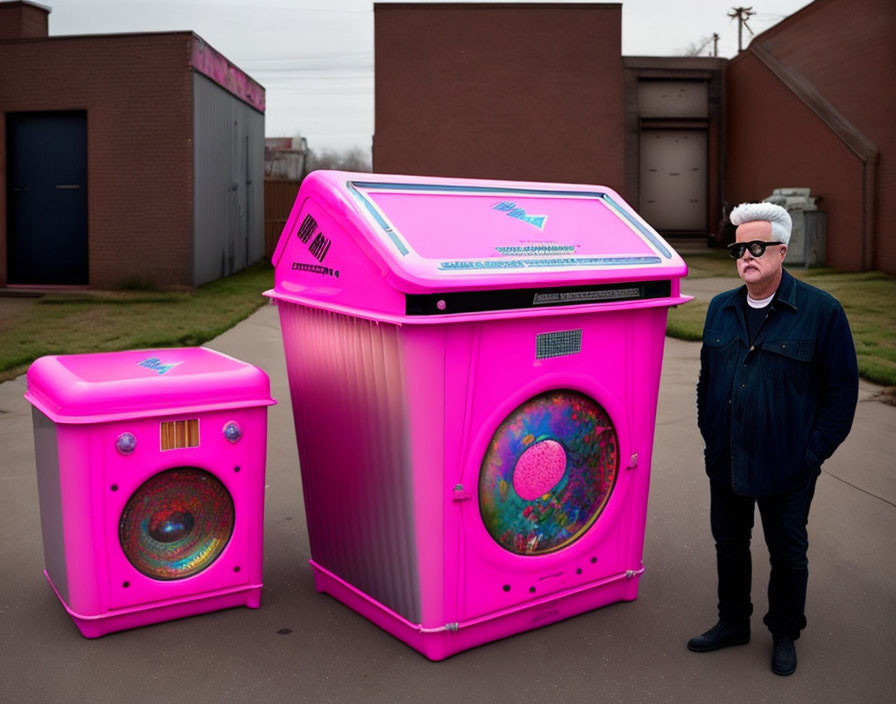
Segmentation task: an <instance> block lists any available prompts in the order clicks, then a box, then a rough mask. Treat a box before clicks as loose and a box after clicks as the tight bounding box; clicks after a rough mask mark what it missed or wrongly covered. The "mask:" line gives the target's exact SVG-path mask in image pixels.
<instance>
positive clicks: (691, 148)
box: [373, 0, 896, 273]
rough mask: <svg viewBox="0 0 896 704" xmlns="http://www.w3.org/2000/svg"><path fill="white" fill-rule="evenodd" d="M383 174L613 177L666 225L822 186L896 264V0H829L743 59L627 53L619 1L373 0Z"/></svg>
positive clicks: (720, 215)
mask: <svg viewBox="0 0 896 704" xmlns="http://www.w3.org/2000/svg"><path fill="white" fill-rule="evenodd" d="M374 17H375V65H376V77H375V91H376V94H375V95H376V103H375V119H376V133H375V136H374V155H373V156H374V163H373V166H374V170H375V171H378V172H386V173H419V174H435V175H451V176H472V177H477V176H478V177H489V178H509V179H521V180H540V181H566V182H573V183H600V184H604V185H608V186H611V187H612V188H614V189H616V190H618V191H619V192H620V193H621V194H622V195H623V196H624V197H625V198H626V200H628V201H629V202H630V203H631V204H632V205H633V206H634V207H636V208H637V209H638V210H639V211H640V212H641V213H642V214H643V215H644V216H645V218H647V219H648V221H649V222H651V224H653V225H654V227H656V228H657V229H658V230H660V231H661V232H663V233H664V234H666V235H670V236H672V237H675V236H678V235H707V234H709V235H714V236H719V235H720V230H721V226H722V223H723V221H724V218H725V215H726V209H727V207H728V206H730V205H733V204H736V203H738V202H741V201H745V200H760V199H762V198H764V197H766V196H769V195H770V194H771V193H772V190H773V189H774V188H779V187H795V186H796V187H809V188H810V189H811V191H812V193H813V195H817V196H820V207H821V208H822V209H823V210H824V211H825V212H826V213H827V257H826V261H827V263H828V264H831V265H834V266H837V267H840V268H843V269H854V270H857V269H869V268H879V269H882V270H884V271H888V272H890V273H896V238H894V237H892V236H889V237H888V236H887V235H886V233H887V232H892V231H893V227H892V224H893V223H892V222H891V221H893V220H894V219H896V207H894V206H896V203H894V200H896V167H894V166H893V165H892V164H891V163H890V161H888V158H887V157H888V155H890V159H894V158H896V130H894V129H893V126H892V124H893V123H892V118H891V115H892V114H893V108H894V107H896V105H894V103H896V93H894V91H892V90H889V89H888V88H887V87H886V86H884V85H875V84H874V80H875V79H876V78H877V77H886V76H888V75H891V74H892V73H894V72H896V50H894V46H896V45H894V43H893V39H892V37H893V36H894V35H896V3H893V2H892V0H816V1H815V2H813V3H811V4H809V5H807V6H806V7H805V8H803V9H802V10H800V11H799V12H797V13H796V14H794V15H793V16H791V17H790V18H788V19H787V20H785V21H783V22H781V23H780V24H778V25H776V26H775V27H773V28H771V29H770V30H768V31H766V32H764V33H762V34H760V35H758V36H757V37H755V38H754V39H753V41H752V43H751V44H750V46H749V48H748V49H747V50H745V51H744V52H743V53H741V54H740V56H738V57H737V58H736V59H733V60H731V61H729V60H727V59H714V58H700V57H693V58H690V57H688V58H686V57H632V56H626V57H623V56H621V29H622V4H621V3H605V4H564V3H558V4H547V3H533V4H513V3H487V4H479V3H477V4H472V3H439V4H420V3H398V4H393V3H390V4H375V5H374Z"/></svg>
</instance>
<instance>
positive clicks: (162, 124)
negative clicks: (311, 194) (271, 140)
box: [0, 1, 264, 288]
mask: <svg viewBox="0 0 896 704" xmlns="http://www.w3.org/2000/svg"><path fill="white" fill-rule="evenodd" d="M48 14H49V8H46V7H44V6H41V5H38V4H36V3H32V2H22V1H17V2H0V66H2V67H3V70H2V71H0V114H2V119H0V285H41V286H45V285H65V286H71V285H86V286H90V287H98V288H111V287H117V286H122V285H125V286H126V285H134V284H140V285H146V284H149V285H155V286H159V287H172V286H173V287H178V286H198V285H200V284H203V283H206V282H208V281H212V280H214V279H216V278H219V277H221V276H226V275H228V274H231V273H234V272H236V271H239V270H240V269H243V268H244V267H246V266H247V265H249V264H251V263H253V262H255V261H258V260H259V259H261V257H262V256H263V253H264V213H263V190H262V189H263V181H264V89H263V88H262V87H261V86H260V85H258V84H257V83H256V82H255V81H253V80H252V79H251V78H250V77H249V76H247V75H246V74H244V73H243V72H242V71H240V70H239V69H238V68H237V67H236V66H234V65H233V64H232V63H230V62H229V61H228V60H227V59H226V58H225V57H223V56H222V55H220V54H219V53H217V52H216V51H215V50H214V49H212V48H211V47H210V46H209V45H208V44H206V43H205V42H204V41H203V40H202V39H201V38H200V37H198V36H196V35H195V34H193V33H191V32H172V33H155V34H121V35H91V36H70V37H69V36H63V37H51V36H48V31H47V26H48V18H47V16H48Z"/></svg>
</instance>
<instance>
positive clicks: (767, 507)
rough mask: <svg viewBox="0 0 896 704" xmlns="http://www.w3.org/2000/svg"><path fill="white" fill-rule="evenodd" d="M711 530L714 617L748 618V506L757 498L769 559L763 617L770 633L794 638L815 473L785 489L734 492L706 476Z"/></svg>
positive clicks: (802, 621) (799, 621) (801, 618)
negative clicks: (715, 593)
mask: <svg viewBox="0 0 896 704" xmlns="http://www.w3.org/2000/svg"><path fill="white" fill-rule="evenodd" d="M710 487H711V499H712V504H711V511H710V524H711V526H712V536H713V538H714V539H715V541H716V561H717V567H718V576H719V618H720V619H723V620H726V621H732V622H735V623H737V622H741V623H744V622H749V620H750V615H751V614H752V613H753V604H752V602H751V601H750V586H751V582H752V558H751V556H750V535H751V532H752V529H753V513H754V506H755V505H756V504H759V515H760V516H761V517H762V532H763V533H764V535H765V544H766V545H767V546H768V551H769V558H770V560H771V575H770V577H769V583H768V613H767V614H766V615H765V618H763V623H765V625H766V626H767V627H768V629H769V630H770V631H771V632H772V633H773V634H774V635H782V636H789V637H791V638H793V639H794V640H795V639H797V638H799V637H800V631H801V630H802V629H803V628H805V627H806V615H805V607H806V587H807V585H808V582H809V560H808V558H807V557H806V552H807V550H808V549H809V535H808V532H807V530H806V524H807V523H808V520H809V506H810V505H811V504H812V497H813V496H814V495H815V478H812V479H810V480H809V481H807V482H806V483H805V484H804V485H803V486H802V487H800V488H799V489H796V490H795V491H791V492H788V493H786V494H776V495H773V496H759V497H753V496H740V495H738V494H735V493H734V491H733V490H732V489H731V487H729V486H725V485H723V484H717V483H716V482H710Z"/></svg>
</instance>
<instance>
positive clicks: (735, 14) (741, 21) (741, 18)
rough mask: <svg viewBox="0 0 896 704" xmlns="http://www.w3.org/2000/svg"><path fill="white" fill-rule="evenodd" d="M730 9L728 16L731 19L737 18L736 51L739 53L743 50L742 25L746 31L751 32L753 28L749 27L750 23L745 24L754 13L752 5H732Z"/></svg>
mask: <svg viewBox="0 0 896 704" xmlns="http://www.w3.org/2000/svg"><path fill="white" fill-rule="evenodd" d="M731 10H732V11H731V12H729V13H728V16H729V17H730V18H731V19H736V20H737V53H738V54H739V53H740V52H741V51H743V33H744V27H746V28H747V31H748V32H749V33H750V34H752V33H753V30H752V29H750V25H748V24H747V20H748V19H750V17H752V16H753V15H755V14H756V13H755V12H754V11H753V8H752V7H732V8H731Z"/></svg>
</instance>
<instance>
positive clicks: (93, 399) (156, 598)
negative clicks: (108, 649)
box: [25, 347, 274, 638]
mask: <svg viewBox="0 0 896 704" xmlns="http://www.w3.org/2000/svg"><path fill="white" fill-rule="evenodd" d="M25 398H26V399H28V401H30V402H31V404H32V406H33V409H32V415H33V419H34V449H35V455H36V464H37V484H38V494H39V497H40V517H41V529H42V532H43V543H44V560H45V566H46V569H45V571H44V574H45V575H46V577H47V580H48V581H49V582H50V586H52V588H53V590H54V591H55V592H56V595H57V596H58V597H59V600H60V601H61V602H62V604H63V606H64V607H65V609H66V611H68V613H69V614H70V615H71V617H72V619H74V622H75V624H76V625H77V627H78V628H79V629H80V631H81V633H82V634H83V635H84V636H86V637H88V638H96V637H98V636H102V635H104V634H106V633H109V632H111V631H120V630H124V629H127V628H134V627H136V626H143V625H146V624H150V623H156V622H159V621H167V620H170V619H174V618H181V617H184V616H191V615H193V614H198V613H204V612H208V611H214V610H217V609H224V608H229V607H233V606H248V607H250V608H258V606H259V599H260V594H261V586H262V585H261V561H262V528H263V516H264V470H265V443H266V427H267V408H266V406H269V405H271V404H273V403H274V400H273V399H272V398H271V395H270V383H269V381H268V377H267V375H266V374H265V373H264V372H263V371H261V370H260V369H258V368H256V367H254V366H252V365H250V364H246V363H245V362H240V361H239V360H236V359H233V358H232V357H228V356H226V355H223V354H220V353H218V352H215V351H213V350H209V349H205V348H201V347H197V348H182V349H159V350H136V351H128V352H109V353H101V354H81V355H62V356H50V357H41V358H40V359H38V360H37V361H35V362H34V364H32V365H31V368H30V369H29V370H28V392H27V393H26V394H25Z"/></svg>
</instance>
